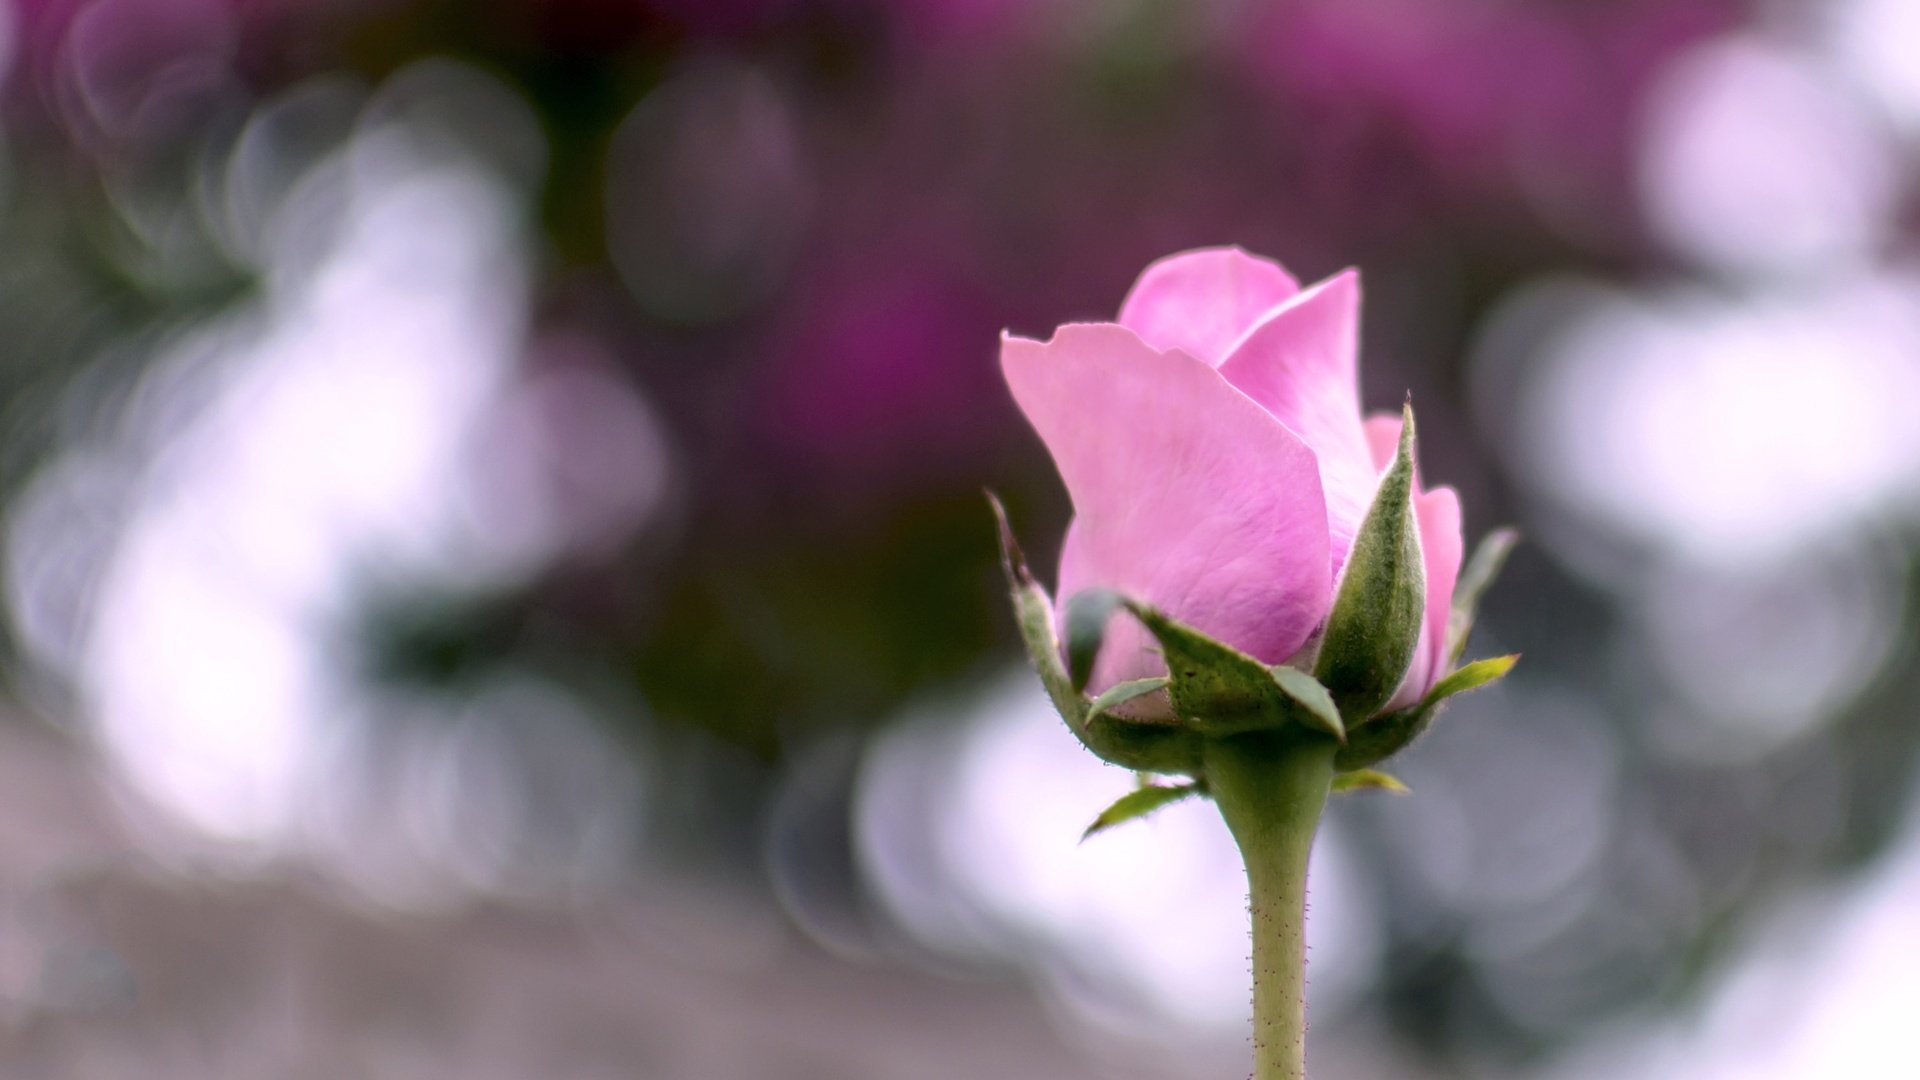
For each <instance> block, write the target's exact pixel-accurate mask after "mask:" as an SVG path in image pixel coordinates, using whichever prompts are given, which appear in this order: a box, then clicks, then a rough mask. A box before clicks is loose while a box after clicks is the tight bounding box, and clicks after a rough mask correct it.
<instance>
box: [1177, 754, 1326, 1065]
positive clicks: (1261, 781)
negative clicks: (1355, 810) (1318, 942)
mask: <svg viewBox="0 0 1920 1080" xmlns="http://www.w3.org/2000/svg"><path fill="white" fill-rule="evenodd" d="M1335 749H1336V745H1335V743H1334V742H1333V740H1332V739H1327V738H1322V737H1319V736H1307V735H1286V736H1281V735H1274V734H1258V735H1243V736H1240V737H1238V738H1233V739H1216V740H1210V741H1209V742H1208V743H1207V749H1206V772H1207V785H1208V787H1209V788H1210V789H1211V790H1212V792H1213V798H1214V801H1215V802H1216V803H1218V804H1219V806H1220V813H1221V816H1223V817H1225V818H1226V819H1227V828H1228V829H1229V830H1231V831H1232V833H1233V839H1234V841H1235V842H1236V843H1238V844H1239V845H1240V856H1241V858H1242V859H1243V860H1244V861H1245V862H1246V864H1247V892H1248V895H1249V897H1250V907H1251V911H1252V915H1253V1061H1254V1070H1253V1077H1254V1080H1305V1078H1306V1075H1307V1055H1306V1041H1307V1040H1306V1035H1307V1001H1306V963H1307V941H1306V917H1307V856H1308V853H1309V852H1311V851H1312V849H1313V834H1314V830H1315V829H1316V828H1317V827H1318V826H1319V824H1320V811H1321V810H1322V809H1323V808H1324V807H1325V806H1326V804H1327V789H1328V787H1329V785H1330V784H1331V783H1332V780H1333V754H1334V750H1335Z"/></svg>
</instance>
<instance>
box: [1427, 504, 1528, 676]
mask: <svg viewBox="0 0 1920 1080" xmlns="http://www.w3.org/2000/svg"><path fill="white" fill-rule="evenodd" d="M1519 542H1520V534H1519V533H1517V532H1515V531H1514V530H1512V529H1495V530H1493V531H1492V532H1490V533H1488V534H1487V535H1486V537H1485V538H1484V539H1482V540H1481V541H1480V546H1478V547H1476V548H1474V549H1473V558H1471V559H1468V560H1467V567H1466V569H1465V570H1462V571H1461V572H1460V580H1459V582H1457V583H1456V584H1455V585H1454V587H1453V609H1452V610H1451V611H1449V612H1448V613H1447V649H1446V652H1445V654H1444V655H1445V656H1446V658H1447V663H1449V664H1457V663H1459V662H1460V654H1461V653H1463V652H1465V651H1466V648H1467V637H1468V635H1470V634H1472V633H1473V621H1474V618H1475V616H1476V615H1477V614H1478V612H1479V610H1480V597H1482V596H1483V595H1485V594H1486V591H1487V587H1488V586H1490V585H1492V584H1493V579H1494V578H1497V577H1499V576H1500V569H1501V568H1502V567H1504V566H1505V565H1506V564H1507V556H1508V555H1509V554H1510V553H1511V552H1512V551H1513V548H1514V545H1515V544H1518V543H1519Z"/></svg>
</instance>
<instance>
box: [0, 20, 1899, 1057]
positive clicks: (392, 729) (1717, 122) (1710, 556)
mask: <svg viewBox="0 0 1920 1080" xmlns="http://www.w3.org/2000/svg"><path fill="white" fill-rule="evenodd" d="M1916 57H1920V6H1916V5H1915V4H1914V3H1912V0H1830V2H1818V0H1807V2H1800V3H1796V2H1787V0H1782V2H1774V3H1768V2H1761V0H1532V2H1521V0H1445V2H1442V0H1290V2H1282V0H1276V2H1271V3H1266V2H1257V0H1190V2H1176V0H1026V2H1022V0H545V2H540V0H488V2H473V3H455V2H452V0H444V2H435V0H417V2H408V0H299V2H296V0H0V71H3V72H4V83H0V87H3V89H0V525H3V527H4V531H3V533H0V570H3V571H4V595H3V597H0V599H3V602H4V625H5V638H4V672H5V677H4V700H5V705H4V707H3V708H0V1076H5V1077H9V1078H12V1077H23V1078H24V1077H33V1078H38V1077H49V1078H51V1077H69V1076H134V1075H138V1076H144V1077H175V1076H177V1077H196V1078H199V1077H212V1078H225V1077H235V1078H240V1077H247V1078H251V1077H269V1076H271V1077H379V1078H402V1077H407V1078H412V1077H420V1078H438V1077H461V1078H493V1077H499V1078H518V1077H528V1078H533V1077H538V1078H550V1077H551V1078H580V1080H589V1078H602V1077H605V1078H624V1077H644V1078H661V1080H683V1078H724V1077H744V1076H754V1077H768V1078H789V1077H791V1078H799V1080H816V1078H818V1080H827V1078H842V1077H848V1078H876V1080H878V1078H891V1077H915V1078H935V1080H939V1078H947V1077H952V1078H960V1077H1042V1076H1044V1077H1049V1078H1075V1077H1139V1078H1157V1077H1169V1078H1170V1077H1174V1076H1180V1077H1196V1076H1220V1077H1228V1076H1234V1075H1242V1074H1243V1072H1244V1069H1245V1067H1246V1066H1245V1056H1244V1055H1245V1054H1246V1034H1245V1029H1244V1027H1243V1025H1244V1022H1245V1015H1246V1009H1247V1006H1246V1000H1247V998H1246V994H1247V967H1246V964H1247V953H1246V945H1245V940H1244V935H1245V924H1244V922H1243V919H1244V908H1243V904H1244V900H1245V894H1244V891H1243V886H1242V884H1241V882H1240V880H1239V877H1238V869H1237V864H1236V863H1235V861H1234V857H1233V853H1232V849H1231V847H1230V843H1229V841H1228V840H1227V837H1226V833H1225V830H1224V829H1223V828H1222V827H1221V826H1220V824H1219V822H1218V821H1217V819H1216V818H1215V817H1214V815H1213V812H1212V810H1211V808H1210V807H1208V806H1205V805H1183V806H1179V807H1176V808H1174V809H1171V810H1169V811H1166V812H1164V813H1163V814H1162V815H1160V816H1158V817H1157V818H1155V819H1154V820H1151V821H1149V822H1147V823H1144V824H1140V825H1135V826H1130V827H1128V828H1127V829H1125V830H1121V831H1117V832H1115V833H1113V834H1110V835H1105V836H1101V837H1097V838H1095V839H1094V840H1091V841H1089V842H1088V843H1086V844H1084V845H1082V844H1078V843H1077V840H1078V837H1079V833H1080V830H1081V829H1082V828H1083V827H1084V825H1085V824H1086V823H1087V822H1088V821H1089V820H1090V819H1091V817H1092V815H1093V814H1094V813H1096V812H1097V811H1098V810H1099V809H1100V808H1101V807H1103V806H1104V805H1105V803H1106V802H1107V801H1108V800H1109V799H1110V798H1112V797H1113V796H1114V795H1116V794H1118V793H1119V792H1121V791H1124V790H1125V789H1126V788H1127V787H1128V786H1129V784H1130V782H1131V779H1130V777H1128V776H1126V775H1125V774H1123V773H1121V772H1119V771H1118V770H1113V769H1109V768H1106V767H1103V766H1101V765H1099V764H1098V763H1097V762H1095V761H1094V760H1093V759H1092V758H1091V757H1088V756H1087V755H1085V754H1083V753H1082V752H1081V751H1080V750H1079V749H1078V748H1077V746H1076V745H1075V744H1074V743H1073V741H1072V740H1071V738H1070V737H1069V736H1067V734H1066V733H1065V732H1064V730H1062V729H1061V727H1060V725H1059V722H1058V720H1057V719H1056V718H1055V717H1054V716H1053V715H1052V713H1051V712H1050V710H1049V709H1048V707H1047V706H1046V704H1045V702H1044V700H1043V698H1042V697H1041V695H1040V693H1039V688H1038V686H1037V684H1036V682H1035V680H1034V679H1033V678H1032V676H1031V675H1030V674H1029V673H1027V672H1026V671H1025V669H1024V668H1023V667H1022V666H1021V663H1020V660H1019V658H1018V652H1017V648H1016V645H1015V641H1014V634H1013V627H1012V623H1011V620H1010V617H1009V615H1008V613H1007V610H1006V603H1005V595H1004V591H1003V588H1002V585H1001V583H1000V580H999V578H998V573H997V567H996V566H995V564H994V561H993V547H992V544H993V541H992V535H991V529H990V525H989V518H988V515H987V512H986V509H985V506H984V504H983V501H982V499H981V495H980V489H981V487H982V486H983V485H990V486H992V487H994V488H996V489H998V490H999V491H1001V492H1002V493H1003V494H1004V495H1005V496H1006V498H1007V500H1008V502H1009V504H1010V506H1011V508H1012V511H1013V515H1014V518H1015V521H1016V524H1017V526H1018V528H1019V530H1020V532H1021V534H1022V536H1023V537H1024V538H1025V539H1026V540H1027V542H1028V546H1029V548H1030V549H1031V550H1032V552H1033V554H1034V555H1035V557H1036V562H1037V563H1038V564H1039V565H1041V566H1043V567H1050V566H1051V563H1052V559H1053V556H1054V550H1053V545H1054V544H1055V543H1056V542H1057V541H1056V539H1055V538H1057V537H1058V535H1059V530H1060V526H1061V525H1062V524H1063V522H1064V521H1065V519H1066V515H1067V513H1068V506H1067V503H1066V500H1065V495H1064V492H1063V491H1062V489H1061V488H1060V486H1059V484H1058V482H1057V480H1056V479H1055V478H1054V476H1053V474H1052V471H1051V468H1050V466H1049V464H1048V462H1047V459H1046V456H1045V453H1044V451H1043V450H1042V448H1041V447H1040V445H1039V443H1038V441H1037V440H1036V439H1035V438H1034V436H1033V435H1032V434H1031V432H1030V431H1029V430H1028V429H1027V428H1026V426H1025V424H1024V423H1023V422H1022V420H1021V419H1020V417H1019V416H1018V414H1017V413H1016V412H1015V411H1014V409H1013V408H1012V405H1011V402H1010V400H1009V399H1008V397H1007V395H1006V392H1005V390H1004V388H1003V387H1002V386H1001V384H1000V382H999V377H998V373H997V365H996V355H995V354H996V345H997V335H998V333H999V332H1000V331H1001V330H1002V329H1003V328H1009V327H1010V328H1012V329H1013V330H1014V331H1016V332H1020V333H1024V334H1029V335H1040V336H1044V335H1045V334H1046V333H1047V332H1048V331H1049V330H1050V328H1051V327H1052V326H1053V325H1054V324H1055V323H1056V322H1060V321H1066V320H1071V319H1099V318H1108V317H1111V315H1112V313H1113V312H1114V311H1115V310H1117V307H1118V305H1119V302H1120V299H1121V297H1122V296H1123V295H1124V293H1125V290H1126V288H1127V286H1128V285H1129V283H1130V282H1131V280H1132V278H1133V276H1134V275H1135V274H1136V273H1137V272H1138V271H1139V270H1140V268H1141V267H1143V266H1144V265H1146V263H1147V262H1148V261H1150V260H1151V259H1153V258H1155V257H1158V256H1160V255H1164V254H1167V253H1170V252H1173V251H1176V250H1180V249H1182V248H1187V247H1193V246H1198V245H1207V244H1220V243H1238V244H1240V245H1243V246H1245V247H1247V248H1249V249H1250V250H1253V251H1256V252H1260V253H1264V254H1268V255H1272V256H1275V257H1278V258H1280V259H1282V260H1283V261H1284V262H1286V263H1287V264H1288V266H1289V267H1291V268H1292V269H1293V270H1295V271H1296V272H1297V273H1298V275H1299V276H1300V277H1302V278H1303V279H1305V280H1311V279H1314V278H1317V277H1319V276H1322V275H1324V274H1326V273H1330V272H1332V271H1335V270H1338V269H1340V268H1342V267H1343V266H1347V265H1356V266H1358V267H1360V268H1361V269H1362V271H1363V273H1364V275H1365V277H1364V280H1365V287H1366V296H1367V299H1366V309H1365V333H1364V355H1365V361H1364V365H1363V368H1364V372H1363V380H1364V387H1363V389H1364V393H1365V398H1366V400H1367V402H1368V403H1369V404H1370V405H1371V406H1372V407H1374V408H1382V407H1391V406H1393V405H1396V404H1397V403H1398V402H1399V401H1400V400H1401V399H1402V397H1403V396H1404V395H1405V394H1407V393H1409V392H1411V394H1412V397H1413V400H1414V402H1415V403H1416V405H1417V407H1418V408H1419V410H1420V416H1421V422H1422V430H1423V433H1425V439H1424V440H1423V447H1422V453H1423V457H1424V469H1425V472H1426V475H1427V476H1428V477H1429V478H1430V480H1431V481H1439V482H1446V483H1451V484H1454V485H1457V486H1458V487H1459V489H1460V490H1461V492H1462V495H1463V497H1464V500H1465V504H1466V508H1467V521H1468V531H1469V534H1470V535H1477V534H1479V533H1482V532H1484V531H1486V530H1487V529H1488V528H1490V527H1493V526H1495V525H1499V524H1505V523H1511V524H1514V525H1517V526H1518V527H1520V528H1521V529H1522V530H1523V531H1524V532H1525V534H1526V535H1527V536H1528V538H1529V542H1528V545H1527V546H1526V547H1524V548H1523V549H1522V550H1521V551H1520V552H1519V553H1518V555H1517V556H1516V558H1515V560H1514V562H1513V564H1512V565H1511V567H1510V569H1509V572H1508V574H1507V575H1506V577H1505V579H1504V580H1503V581H1502V582H1501V583H1500V584H1499V586H1498V587H1497V588H1496V589H1495V590H1494V592H1493V593H1492V595H1491V597H1490V598H1489V601H1488V606H1487V613H1486V617H1485V619H1484V621H1483V623H1482V629H1481V632H1480V635H1479V640H1478V641H1477V642H1476V643H1475V646H1474V650H1475V652H1476V653H1478V654H1481V655H1485V654H1490V653H1493V652H1495V651H1509V650H1523V651H1524V652H1525V653H1526V661H1525V663H1524V664H1523V665H1522V666H1521V668H1520V669H1519V671H1518V672H1517V673H1516V675H1515V676H1514V677H1513V678H1512V679H1510V680H1508V682H1507V683H1506V684H1505V685H1503V686H1502V687H1500V688H1497V689H1494V690H1490V691H1487V692H1485V693H1483V694H1481V695H1477V696H1475V697H1473V698H1471V699H1467V700H1466V701H1465V702H1463V703H1462V704H1460V705H1458V706H1456V707H1455V708H1454V709H1453V710H1452V711H1451V712H1449V713H1448V715H1447V716H1446V717H1445V720H1444V722H1443V723H1442V724H1441V725H1440V726H1439V728H1438V730H1436V732H1435V733H1434V734H1433V735H1431V736H1430V737H1429V738H1428V739H1427V740H1425V741H1424V742H1422V743H1421V744H1420V745H1419V746H1417V747H1416V748H1415V749H1414V750H1413V751H1412V752H1410V753H1409V755H1408V756H1407V758H1406V759H1405V761H1404V763H1403V767H1402V768H1400V769H1399V770H1398V771H1399V772H1400V773H1401V775H1402V776H1403V777H1404V778H1405V779H1406V780H1407V781H1408V782H1409V783H1410V784H1411V786H1412V787H1413V789H1414V791H1415V795H1414V797H1412V798H1408V799H1396V798H1391V797H1384V796H1377V795H1376V796H1367V795H1358V796H1350V797H1345V798H1343V799H1342V800H1340V801H1338V803H1337V804H1336V805H1335V807H1334V808H1333V809H1332V811H1331V813H1330V816H1329V819H1328V821H1327V824H1326V827H1325V831H1324V834H1323V837H1322V842H1321V845H1320V847H1319V850H1318V851H1317V854H1316V865H1315V869H1314V879H1313V880H1314V884H1313V900H1312V923H1311V925H1312V940H1313V946H1312V947H1313V955H1312V966H1311V976H1310V977H1311V982H1312V986H1311V999H1312V1011H1313V1018H1314V1027H1313V1032H1312V1040H1313V1042H1314V1051H1313V1056H1314V1058H1315V1062H1316V1066H1315V1067H1316V1075H1319V1076H1323V1077H1325V1078H1326V1080H1340V1078H1343V1077H1347V1078H1363V1077H1366V1078H1384V1080H1393V1078H1402V1077H1404V1078H1416V1077H1493V1078H1540V1080H1588V1078H1592V1080H1601V1078H1614V1077H1621V1076H1635V1077H1651V1078H1661V1077H1682V1076H1684V1077H1688V1078H1702V1077H1704V1078H1709V1080H1711V1078H1721V1077H1725V1078H1734V1077H1738V1078H1742V1080H1762V1078H1765V1080H1771V1078H1797V1077H1807V1076H1814V1075H1845V1076H1854V1077H1879V1076H1898V1075H1908V1073H1907V1072H1906V1071H1905V1067H1906V1065H1907V1059H1908V1058H1910V1055H1909V1054H1907V1053H1906V1052H1905V1051H1904V1050H1903V1047H1904V1045H1905V1044H1904V1040H1903V1039H1902V1036H1904V1035H1905V1034H1906V1030H1907V1025H1910V1023H1911V1017H1912V1016H1913V1015H1914V1013H1915V1011H1916V1010H1917V1009H1920V975H1917V974H1916V973H1915V971H1914V969H1913V965H1912V963H1911V960H1912V958H1913V957H1914V956H1915V955H1920V798H1916V792H1915V784H1914V779H1915V773H1916V751H1917V750H1920V725H1917V724H1916V720H1915V717H1914V706H1913V704H1912V703H1913V701H1914V698H1915V695H1916V692H1920V667H1917V666H1916V663H1917V662H1920V639H1917V638H1916V626H1917V625H1920V620H1917V618H1916V616H1917V615H1920V580H1916V576H1915V570H1916V558H1917V557H1920V423H1916V422H1915V421H1914V420H1913V419H1912V417H1911V415H1910V414H1911V412H1912V410H1913V408H1914V403H1915V402H1916V401H1920V245H1917V244H1916V241H1917V240H1920V202H1917V201H1916V198H1915V196H1916V194H1917V193H1920V62H1916ZM1049 576H1050V573H1049Z"/></svg>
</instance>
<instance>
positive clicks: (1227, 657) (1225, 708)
mask: <svg viewBox="0 0 1920 1080" xmlns="http://www.w3.org/2000/svg"><path fill="white" fill-rule="evenodd" d="M1123 603H1124V604H1125V605H1126V608H1127V610H1128V611H1130V612H1132V613H1133V616H1134V618H1136V619H1139V620H1140V623H1141V625H1142V626H1145V627H1146V628H1147V632H1148V633H1150V634H1152V635H1153V636H1154V638H1155V639H1156V640H1158V641H1159V642H1160V652H1161V656H1162V657H1163V658H1164V659H1165V660H1166V662H1167V679H1168V682H1167V690H1168V694H1169V696H1170V698H1171V699H1172V702H1173V711H1174V713H1175V714H1176V715H1178V716H1179V717H1180V718H1181V719H1182V720H1184V721H1186V722H1187V723H1188V724H1190V725H1192V727H1193V728H1194V729H1195V730H1196V731H1199V732H1200V733H1201V734H1203V735H1207V736H1210V737H1220V736H1226V735H1237V734H1240V733H1242V732H1247V731H1267V730H1271V729H1274V728H1279V727H1284V726H1286V725H1288V724H1300V725H1302V726H1304V727H1307V728H1309V729H1312V730H1316V731H1323V732H1325V733H1327V734H1329V735H1332V736H1333V737H1335V738H1343V737H1344V736H1345V734H1346V733H1345V730H1344V729H1343V728H1342V727H1341V724H1340V716H1339V713H1338V712H1337V711H1335V710H1333V709H1332V708H1331V705H1332V699H1331V698H1330V697H1328V696H1327V695H1326V691H1325V689H1324V688H1322V687H1320V686H1319V684H1318V683H1315V682H1314V681H1313V677H1312V676H1311V675H1308V674H1306V673H1305V672H1300V671H1294V669H1292V668H1277V669H1276V668H1270V667H1268V666H1267V665H1265V664H1263V663H1261V662H1260V661H1258V660H1255V659H1254V658H1253V657H1251V656H1248V655H1247V654H1246V653H1243V652H1241V651H1240V650H1238V649H1236V648H1234V647H1233V646H1231V645H1228V644H1226V643H1224V642H1221V641H1218V640H1215V639H1214V638H1212V637H1209V636H1207V635H1206V634H1203V633H1201V632H1200V631H1198V630H1195V629H1194V628H1193V627H1191V626H1187V625H1186V624H1184V623H1180V622H1176V621H1174V620H1173V619H1171V618H1168V617H1167V616H1166V615H1165V614H1164V613H1162V612H1161V611H1159V610H1157V609H1155V608H1153V607H1150V606H1148V605H1146V604H1143V603H1141V602H1140V601H1138V600H1132V599H1128V600H1125V601H1123ZM1281 671H1286V672H1289V673H1290V674H1288V675H1286V676H1282V675H1281V674H1280V672H1281ZM1308 684H1312V685H1311V686H1309V685H1308ZM1316 690H1317V691H1318V693H1315V691H1316Z"/></svg>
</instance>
